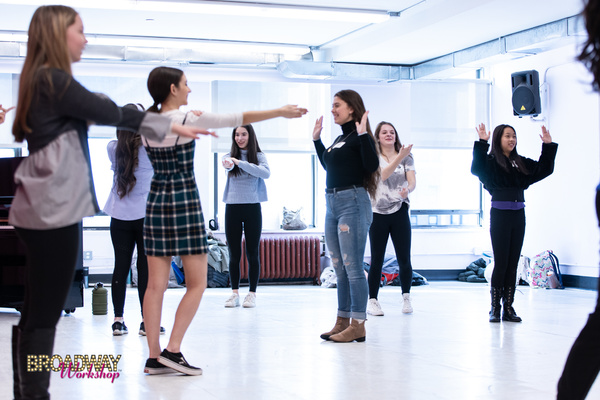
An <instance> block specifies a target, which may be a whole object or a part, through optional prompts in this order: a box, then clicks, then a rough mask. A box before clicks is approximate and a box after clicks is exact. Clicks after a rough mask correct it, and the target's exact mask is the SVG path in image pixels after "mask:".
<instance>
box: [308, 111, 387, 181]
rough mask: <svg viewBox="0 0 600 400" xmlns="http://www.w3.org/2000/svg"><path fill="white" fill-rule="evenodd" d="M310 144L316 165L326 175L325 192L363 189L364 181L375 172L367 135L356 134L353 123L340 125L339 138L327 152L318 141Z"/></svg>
mask: <svg viewBox="0 0 600 400" xmlns="http://www.w3.org/2000/svg"><path fill="white" fill-rule="evenodd" d="M314 143H315V149H316V150H317V155H318V156H319V161H321V165H323V168H325V171H327V182H326V184H327V188H328V189H334V188H342V187H347V186H352V185H356V186H364V180H365V178H366V177H368V176H369V175H370V174H372V173H373V172H375V171H376V170H377V168H379V158H378V157H377V151H376V150H375V143H373V140H372V139H371V136H370V135H368V134H364V135H360V136H359V135H358V134H357V132H356V124H355V122H354V121H350V122H347V123H345V124H344V125H342V135H341V136H338V137H337V138H336V139H335V140H334V142H333V144H332V145H331V147H329V148H328V149H325V146H324V145H323V142H322V141H321V139H319V140H315V141H314Z"/></svg>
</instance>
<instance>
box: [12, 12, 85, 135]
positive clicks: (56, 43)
mask: <svg viewBox="0 0 600 400" xmlns="http://www.w3.org/2000/svg"><path fill="white" fill-rule="evenodd" d="M76 18H77V12H76V11H75V10H74V9H72V8H71V7H67V6H41V7H39V8H38V9H37V10H35V13H34V14H33V17H32V18H31V22H30V23H29V31H28V39H27V56H26V57H25V62H24V63H23V69H22V70H21V77H20V78H19V98H18V100H17V110H16V115H15V120H14V122H13V129H12V132H13V135H14V137H15V140H16V141H17V142H22V141H23V140H25V135H26V134H27V133H30V132H31V128H30V127H29V126H28V125H27V115H28V114H29V108H30V107H31V101H32V99H33V93H34V92H35V89H36V84H37V82H38V79H36V78H35V77H36V75H37V74H38V73H43V74H45V78H46V80H47V81H48V83H49V85H50V89H51V90H53V89H54V88H53V87H52V81H51V80H50V68H57V69H60V70H63V71H65V72H66V73H68V74H69V75H71V56H70V55H69V49H68V47H67V39H66V38H67V29H68V28H69V26H71V25H73V24H74V23H75V20H76Z"/></svg>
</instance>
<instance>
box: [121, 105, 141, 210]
mask: <svg viewBox="0 0 600 400" xmlns="http://www.w3.org/2000/svg"><path fill="white" fill-rule="evenodd" d="M124 107H127V108H133V109H135V110H138V109H139V110H140V111H144V106H142V105H141V104H137V105H136V104H132V103H129V104H125V106H124ZM138 107H139V108H138ZM141 144H142V137H141V136H140V135H139V134H138V133H137V132H131V131H125V130H121V129H117V147H116V149H115V178H114V179H115V182H114V183H115V185H116V186H117V194H118V195H119V198H120V199H122V198H123V197H125V196H127V194H128V193H129V192H131V191H132V190H133V188H134V187H135V184H136V183H137V179H136V178H135V174H134V173H135V170H136V168H137V167H138V164H139V159H138V151H139V149H140V146H141Z"/></svg>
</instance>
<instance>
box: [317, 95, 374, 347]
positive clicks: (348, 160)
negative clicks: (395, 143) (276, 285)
mask: <svg viewBox="0 0 600 400" xmlns="http://www.w3.org/2000/svg"><path fill="white" fill-rule="evenodd" d="M331 113H332V114H333V118H334V121H335V123H336V124H338V125H340V126H341V127H342V135H341V136H338V137H337V138H336V139H335V141H334V142H333V144H332V145H331V146H330V147H329V148H327V149H325V146H324V145H323V142H322V141H321V130H322V129H323V117H320V118H319V119H317V122H316V124H315V129H314V131H313V141H314V144H315V149H316V150H317V155H318V156H319V161H321V165H323V168H325V170H326V171H327V182H326V184H327V189H326V193H327V194H326V200H327V214H326V216H325V240H326V242H327V247H328V248H329V251H330V253H331V259H332V263H333V267H334V269H335V273H336V275H337V293H338V312H337V320H336V323H335V326H334V327H333V329H332V330H331V331H329V332H326V333H323V334H322V335H321V338H322V339H325V340H333V341H335V342H352V341H354V340H356V341H357V342H363V341H364V340H365V337H366V333H365V319H366V318H367V313H366V309H367V300H368V296H369V289H368V285H367V280H366V278H365V273H364V270H363V258H364V254H365V246H366V242H367V235H368V233H369V227H370V226H371V222H372V220H373V212H372V210H371V201H370V199H369V193H370V194H373V195H374V194H375V190H376V189H377V180H378V176H379V159H378V157H377V150H375V139H374V138H373V134H372V133H371V127H370V125H369V120H368V118H367V117H368V114H369V113H368V111H366V110H365V106H364V103H363V101H362V98H361V97H360V95H359V94H358V93H356V92H355V91H353V90H342V91H339V92H338V93H336V95H335V96H334V98H333V108H332V110H331ZM350 319H352V321H350Z"/></svg>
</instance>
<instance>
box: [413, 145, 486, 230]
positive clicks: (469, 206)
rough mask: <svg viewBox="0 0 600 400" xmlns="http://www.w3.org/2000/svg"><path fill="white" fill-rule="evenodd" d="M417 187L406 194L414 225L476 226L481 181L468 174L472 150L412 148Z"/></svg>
mask: <svg viewBox="0 0 600 400" xmlns="http://www.w3.org/2000/svg"><path fill="white" fill-rule="evenodd" d="M412 153H413V156H414V158H415V169H416V178H417V187H416V189H415V191H414V192H413V193H411V195H410V202H411V223H412V225H413V226H414V227H459V226H462V227H467V226H468V227H473V226H479V225H480V222H481V221H480V217H481V184H480V183H479V180H478V179H477V177H475V176H474V175H473V174H471V160H472V158H473V155H472V154H473V153H472V149H470V148H469V149H418V148H417V149H414V148H413V151H412Z"/></svg>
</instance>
